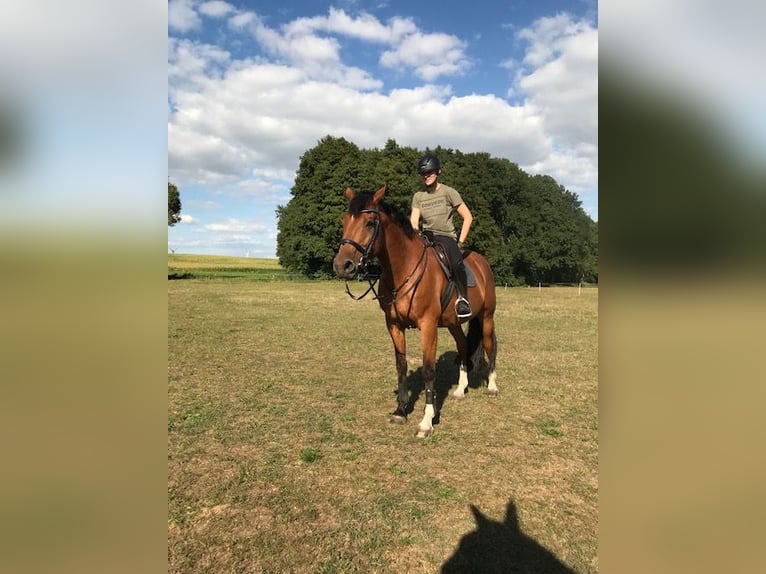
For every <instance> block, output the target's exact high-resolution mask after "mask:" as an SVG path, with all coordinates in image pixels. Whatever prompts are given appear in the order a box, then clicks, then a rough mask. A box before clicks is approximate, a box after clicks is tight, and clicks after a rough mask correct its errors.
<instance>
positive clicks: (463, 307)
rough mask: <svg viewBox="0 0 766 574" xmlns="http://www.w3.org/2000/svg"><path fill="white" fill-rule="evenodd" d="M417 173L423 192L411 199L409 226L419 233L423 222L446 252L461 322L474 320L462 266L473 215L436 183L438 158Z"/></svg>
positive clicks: (428, 159)
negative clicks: (456, 217)
mask: <svg viewBox="0 0 766 574" xmlns="http://www.w3.org/2000/svg"><path fill="white" fill-rule="evenodd" d="M418 173H419V174H420V177H422V178H423V189H422V190H420V191H417V192H415V195H414V196H413V198H412V211H411V213H410V222H411V223H412V227H413V228H414V229H418V224H419V223H420V220H421V219H422V220H423V232H424V233H426V234H428V235H429V237H433V241H434V242H435V243H439V244H440V245H442V246H443V247H444V252H445V253H446V254H447V257H448V258H449V260H450V263H451V265H452V275H453V278H454V280H455V284H456V285H457V291H458V298H457V301H456V302H455V314H456V315H457V317H458V318H459V319H465V318H468V317H470V316H471V314H472V311H471V305H470V304H469V303H468V298H467V293H468V291H467V286H466V283H467V279H466V273H465V266H464V264H463V254H462V252H461V251H462V247H463V242H464V241H465V238H466V237H467V236H468V230H469V229H470V228H471V223H472V222H473V215H472V214H471V211H470V209H468V206H467V205H466V204H465V203H464V202H463V200H462V198H461V197H460V194H459V193H458V192H457V190H455V189H453V188H451V187H449V186H448V185H444V184H443V183H439V182H438V181H437V179H438V177H439V174H440V173H441V162H440V161H439V158H438V157H436V156H435V155H431V154H428V155H425V156H423V157H422V158H420V161H419V162H418ZM455 212H457V213H458V214H459V215H460V216H461V217H462V218H463V226H462V227H461V229H460V237H459V238H458V236H457V234H456V233H455V225H454V224H453V222H452V215H453V214H454V213H455Z"/></svg>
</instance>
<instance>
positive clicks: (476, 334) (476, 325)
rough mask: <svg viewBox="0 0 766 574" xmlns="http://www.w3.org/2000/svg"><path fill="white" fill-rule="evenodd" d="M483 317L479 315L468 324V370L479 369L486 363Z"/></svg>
mask: <svg viewBox="0 0 766 574" xmlns="http://www.w3.org/2000/svg"><path fill="white" fill-rule="evenodd" d="M482 323H483V321H482V319H481V316H479V315H477V316H476V317H474V318H473V319H471V320H470V321H469V323H468V335H467V338H468V359H469V360H468V368H469V370H473V369H478V368H479V366H480V365H481V364H482V363H483V362H484V347H482V344H481V341H482V338H483V337H484V333H483V330H484V326H483V325H482Z"/></svg>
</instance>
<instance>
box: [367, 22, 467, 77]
mask: <svg viewBox="0 0 766 574" xmlns="http://www.w3.org/2000/svg"><path fill="white" fill-rule="evenodd" d="M465 48H466V44H465V42H463V41H461V40H460V39H459V38H457V37H456V36H451V35H448V34H421V33H416V34H410V35H409V36H407V37H406V38H404V40H402V42H401V43H400V44H399V45H398V46H397V47H396V48H395V49H393V50H387V51H385V52H383V54H382V55H381V57H380V64H381V65H382V66H384V67H386V68H397V67H399V66H406V67H408V68H410V69H412V71H413V73H414V74H415V75H417V76H418V77H419V78H422V79H423V80H425V81H427V82H432V81H434V80H436V79H437V78H439V77H440V76H445V75H446V76H452V75H457V74H461V73H463V72H465V71H466V70H467V69H468V68H469V67H470V65H471V64H470V61H469V60H468V58H467V57H466V55H465Z"/></svg>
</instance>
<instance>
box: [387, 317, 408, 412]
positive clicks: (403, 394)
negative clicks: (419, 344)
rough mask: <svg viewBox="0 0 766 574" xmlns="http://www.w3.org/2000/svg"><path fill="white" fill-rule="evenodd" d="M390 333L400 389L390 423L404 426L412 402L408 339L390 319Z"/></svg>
mask: <svg viewBox="0 0 766 574" xmlns="http://www.w3.org/2000/svg"><path fill="white" fill-rule="evenodd" d="M386 324H387V325H388V333H389V335H391V340H392V341H393V342H394V356H395V357H396V377H397V381H398V388H397V393H396V410H395V411H394V412H392V413H391V417H390V418H389V419H388V420H389V422H391V423H394V424H404V423H406V422H407V403H408V402H409V400H410V391H409V389H408V388H407V338H406V336H405V333H404V330H403V329H402V328H401V327H400V326H399V325H397V324H396V323H394V322H393V321H392V320H390V319H388V318H387V319H386Z"/></svg>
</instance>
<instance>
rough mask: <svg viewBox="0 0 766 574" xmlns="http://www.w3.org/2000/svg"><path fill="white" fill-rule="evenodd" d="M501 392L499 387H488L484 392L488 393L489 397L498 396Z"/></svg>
mask: <svg viewBox="0 0 766 574" xmlns="http://www.w3.org/2000/svg"><path fill="white" fill-rule="evenodd" d="M499 392H500V391H498V390H497V389H487V390H486V391H484V394H485V395H487V396H488V397H496V396H497V395H498V393H499Z"/></svg>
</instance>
